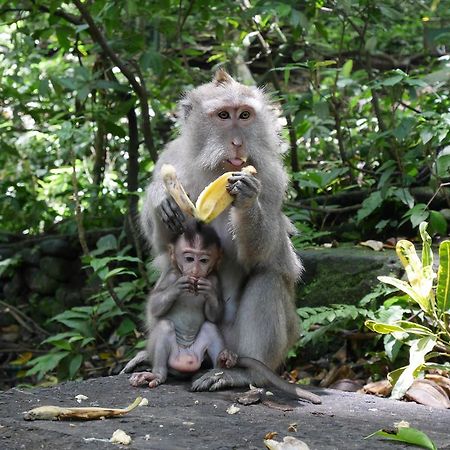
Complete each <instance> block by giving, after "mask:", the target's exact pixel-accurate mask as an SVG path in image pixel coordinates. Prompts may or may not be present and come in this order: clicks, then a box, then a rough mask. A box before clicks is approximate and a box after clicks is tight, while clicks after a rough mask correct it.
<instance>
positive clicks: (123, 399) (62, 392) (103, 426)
mask: <svg viewBox="0 0 450 450" xmlns="http://www.w3.org/2000/svg"><path fill="white" fill-rule="evenodd" d="M243 391H245V389H241V390H234V391H223V392H202V393H193V392H190V391H189V384H188V383H187V382H180V381H179V380H172V379H169V382H168V384H165V385H162V386H159V387H158V388H157V389H153V390H150V389H147V388H133V387H131V386H129V384H128V377H127V376H126V375H118V376H114V377H107V378H97V379H92V380H87V381H82V382H69V383H63V384H60V385H57V386H55V387H51V388H40V389H33V390H22V389H18V388H13V389H10V390H8V391H5V392H2V393H0V449H2V450H16V449H25V450H38V449H58V450H70V449H74V450H75V449H76V450H84V449H86V450H95V449H118V448H128V449H155V450H169V449H170V450H177V449H180V450H186V449H195V450H197V449H198V450H201V449H217V450H219V449H220V450H225V449H230V450H231V449H234V450H237V449H264V448H265V447H264V444H263V440H264V436H265V435H266V434H267V433H269V432H277V433H278V436H277V437H276V438H275V439H278V440H282V438H283V437H284V436H295V437H297V438H298V439H301V440H302V441H304V442H305V443H306V444H308V446H309V447H310V449H311V450H332V449H333V450H335V449H339V450H351V449H358V450H361V449H376V450H382V449H391V450H395V449H403V448H411V447H409V446H407V445H404V444H399V443H395V442H388V441H385V440H381V439H378V438H371V439H369V440H364V437H365V436H368V435H369V434H371V433H373V432H374V431H376V430H378V429H380V428H392V426H393V424H394V422H398V421H401V420H406V421H408V422H409V423H410V425H411V426H412V427H415V428H418V429H420V430H422V431H424V432H426V433H427V434H428V435H429V436H430V438H431V439H433V440H434V441H435V443H436V444H437V446H438V448H439V450H443V449H450V410H433V409H431V408H429V407H425V406H422V405H417V404H415V403H405V402H399V401H393V400H387V399H380V398H376V397H372V396H368V395H363V394H355V393H346V392H341V391H335V390H330V389H328V390H320V389H314V392H316V393H318V394H319V395H320V396H321V397H322V400H323V404H322V405H312V404H308V403H304V402H299V401H297V400H292V399H288V398H287V397H285V396H284V395H283V394H281V393H280V392H278V391H276V390H272V391H273V392H274V394H275V395H274V396H272V397H270V398H271V399H272V401H273V402H276V403H277V404H279V405H284V406H289V407H291V408H292V410H291V411H281V410H279V409H276V408H274V407H273V406H274V405H271V406H267V405H266V404H255V405H250V406H243V405H238V404H237V406H238V407H239V408H240V410H239V412H237V413H236V414H233V415H231V414H228V413H227V409H228V408H229V407H230V406H231V405H232V404H233V403H236V401H235V399H236V396H237V394H238V393H239V392H243ZM78 394H83V395H86V396H87V397H88V400H85V401H83V403H82V404H81V405H80V404H79V403H77V401H76V399H75V396H76V395H78ZM139 395H140V396H143V397H146V398H147V399H148V401H149V403H148V406H141V407H138V408H137V409H135V410H133V411H132V412H130V413H129V414H128V415H126V416H123V417H121V418H113V419H105V420H95V421H88V422H80V421H78V422H75V421H71V422H67V421H43V420H36V421H31V422H30V421H25V420H24V419H23V412H24V411H27V410H30V409H32V408H34V407H37V406H42V405H45V404H47V405H57V406H68V407H72V406H104V407H115V408H122V407H126V406H128V405H129V404H130V403H132V402H133V401H134V400H135V398H136V397H137V396H139ZM119 428H120V429H122V430H124V431H125V432H126V433H127V434H128V435H130V436H131V438H132V443H131V444H130V445H128V446H123V445H119V444H113V443H110V442H109V438H110V437H111V436H112V434H113V432H114V431H115V430H117V429H119Z"/></svg>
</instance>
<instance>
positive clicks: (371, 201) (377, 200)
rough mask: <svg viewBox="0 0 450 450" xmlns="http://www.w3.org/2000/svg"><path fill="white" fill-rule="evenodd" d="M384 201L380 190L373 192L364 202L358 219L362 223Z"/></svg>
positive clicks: (357, 215)
mask: <svg viewBox="0 0 450 450" xmlns="http://www.w3.org/2000/svg"><path fill="white" fill-rule="evenodd" d="M382 203H383V198H382V197H381V192H380V191H375V192H372V193H371V194H370V195H369V197H367V198H366V199H365V200H364V201H363V202H362V206H361V208H360V209H359V210H358V213H357V214H356V220H357V222H358V223H360V222H361V221H362V220H363V219H365V218H366V217H368V216H370V214H372V213H373V212H374V211H375V210H376V209H377V208H378V207H379V206H381V204H382Z"/></svg>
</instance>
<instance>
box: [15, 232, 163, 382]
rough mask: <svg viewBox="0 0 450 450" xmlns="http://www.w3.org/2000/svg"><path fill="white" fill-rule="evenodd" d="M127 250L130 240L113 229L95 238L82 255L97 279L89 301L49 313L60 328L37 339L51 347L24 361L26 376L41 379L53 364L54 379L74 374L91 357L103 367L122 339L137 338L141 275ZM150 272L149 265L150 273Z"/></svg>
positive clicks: (113, 360)
mask: <svg viewBox="0 0 450 450" xmlns="http://www.w3.org/2000/svg"><path fill="white" fill-rule="evenodd" d="M129 251H130V248H129V246H125V247H123V248H121V247H120V245H119V241H118V239H117V238H116V237H115V236H114V235H106V236H104V237H102V238H101V239H100V240H99V241H98V242H97V248H96V249H95V250H93V251H92V252H91V253H90V255H89V256H88V257H86V258H85V260H86V263H87V264H88V265H87V266H86V268H87V269H88V268H89V269H91V273H92V278H93V281H95V282H97V283H100V286H99V287H98V288H97V289H96V290H95V291H96V292H95V294H93V295H92V297H91V303H92V304H90V305H87V306H78V307H73V308H71V309H69V310H67V311H64V312H62V313H60V314H57V315H56V316H54V317H53V318H52V319H50V321H51V322H56V323H58V324H60V326H61V328H62V330H63V331H61V332H58V333H57V334H53V335H51V336H50V337H48V338H46V339H45V340H44V341H43V342H42V344H41V345H44V346H46V347H47V348H48V347H50V349H49V351H48V353H46V354H45V355H42V356H37V357H35V358H33V359H31V360H30V361H25V363H26V365H27V366H28V367H29V369H28V370H27V371H26V373H24V375H25V376H31V375H37V379H38V380H40V379H42V378H43V377H44V376H45V375H46V374H48V373H50V372H52V371H54V369H56V368H57V370H58V378H59V379H73V378H75V377H76V376H79V375H81V374H83V375H84V374H86V373H89V367H91V368H92V367H94V364H93V361H95V360H96V359H100V367H102V366H111V365H114V363H116V362H117V360H118V359H119V358H120V357H121V356H123V355H121V351H120V349H121V348H123V347H121V346H123V344H124V343H125V341H126V340H130V339H131V340H136V337H137V335H136V330H137V329H138V328H139V326H138V325H139V323H138V320H140V318H141V315H142V305H143V303H144V302H143V299H144V296H145V293H146V290H147V285H146V283H145V279H143V278H139V277H138V275H137V274H136V271H135V270H133V267H134V265H135V263H136V262H138V261H137V258H136V257H132V256H128V255H127V253H128V252H129ZM151 270H152V269H151ZM155 275H156V274H155V273H154V271H153V273H151V279H153V280H154V279H155ZM113 280H117V284H116V285H115V286H114V289H112V288H111V284H110V283H111V282H112V281H113ZM138 347H139V346H138ZM102 348H103V350H102ZM111 348H115V349H116V350H111ZM117 349H119V350H117ZM95 365H96V366H98V365H99V362H98V361H97V362H96V363H95Z"/></svg>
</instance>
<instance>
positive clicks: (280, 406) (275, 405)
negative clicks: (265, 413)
mask: <svg viewBox="0 0 450 450" xmlns="http://www.w3.org/2000/svg"><path fill="white" fill-rule="evenodd" d="M262 404H263V405H265V406H267V407H268V408H272V409H276V410H278V411H283V412H287V411H294V408H293V407H292V406H290V405H283V404H282V403H276V402H273V401H272V400H263V401H262Z"/></svg>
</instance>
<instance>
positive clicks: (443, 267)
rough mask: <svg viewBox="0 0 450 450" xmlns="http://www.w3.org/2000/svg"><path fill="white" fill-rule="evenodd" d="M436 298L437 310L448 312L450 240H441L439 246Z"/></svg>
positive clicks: (449, 302) (449, 299)
mask: <svg viewBox="0 0 450 450" xmlns="http://www.w3.org/2000/svg"><path fill="white" fill-rule="evenodd" d="M436 299H437V307H438V309H439V311H440V312H441V313H450V241H443V242H441V245H440V246H439V270H438V282H437V288H436Z"/></svg>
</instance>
